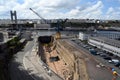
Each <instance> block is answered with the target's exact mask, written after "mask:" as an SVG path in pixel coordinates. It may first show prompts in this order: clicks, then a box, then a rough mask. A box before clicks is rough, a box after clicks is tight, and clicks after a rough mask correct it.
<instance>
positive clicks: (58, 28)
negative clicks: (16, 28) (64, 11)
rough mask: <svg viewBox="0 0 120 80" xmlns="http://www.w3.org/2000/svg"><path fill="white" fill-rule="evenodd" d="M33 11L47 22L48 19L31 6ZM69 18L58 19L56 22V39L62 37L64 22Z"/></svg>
mask: <svg viewBox="0 0 120 80" xmlns="http://www.w3.org/2000/svg"><path fill="white" fill-rule="evenodd" d="M29 9H30V10H31V11H32V12H33V13H35V14H36V15H37V16H38V17H39V18H40V19H42V20H43V21H44V22H45V23H46V22H47V20H46V19H45V18H43V17H41V16H40V15H39V14H38V13H37V12H35V11H34V10H33V9H32V8H29ZM67 20H68V19H65V20H62V19H58V20H57V22H56V28H55V29H56V35H55V38H56V39H60V38H61V33H60V31H61V30H63V27H64V24H65V22H66V21H67Z"/></svg>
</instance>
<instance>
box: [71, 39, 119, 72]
mask: <svg viewBox="0 0 120 80" xmlns="http://www.w3.org/2000/svg"><path fill="white" fill-rule="evenodd" d="M72 41H73V42H74V43H76V44H77V45H79V46H80V47H82V48H83V49H84V50H85V51H87V52H88V53H89V54H91V55H93V57H95V58H96V59H97V60H98V61H99V62H100V63H102V64H104V65H106V66H108V67H111V68H114V69H115V70H116V71H117V72H118V73H119V74H120V58H119V57H118V56H116V55H113V54H112V53H109V52H107V51H104V50H101V49H98V48H97V47H95V46H91V45H89V44H88V43H87V41H81V40H79V39H74V40H72Z"/></svg>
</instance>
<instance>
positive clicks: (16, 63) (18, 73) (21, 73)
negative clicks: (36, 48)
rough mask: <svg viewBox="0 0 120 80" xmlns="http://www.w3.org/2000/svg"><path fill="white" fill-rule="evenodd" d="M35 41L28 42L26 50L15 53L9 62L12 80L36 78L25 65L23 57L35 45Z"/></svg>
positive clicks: (31, 79)
mask: <svg viewBox="0 0 120 80" xmlns="http://www.w3.org/2000/svg"><path fill="white" fill-rule="evenodd" d="M33 45H34V44H33V41H30V42H28V43H27V44H26V46H25V48H24V50H22V51H20V52H18V53H17V54H16V55H14V58H13V60H12V61H11V62H10V64H9V72H10V78H11V80H34V79H33V78H32V77H31V76H30V75H29V74H28V72H27V71H26V70H25V68H24V66H23V57H24V55H25V53H27V52H28V51H30V50H31V49H32V47H33Z"/></svg>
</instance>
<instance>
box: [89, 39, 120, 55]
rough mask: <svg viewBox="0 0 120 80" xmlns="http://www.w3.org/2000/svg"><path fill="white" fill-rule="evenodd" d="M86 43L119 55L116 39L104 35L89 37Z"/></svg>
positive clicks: (118, 45)
mask: <svg viewBox="0 0 120 80" xmlns="http://www.w3.org/2000/svg"><path fill="white" fill-rule="evenodd" d="M88 43H89V44H90V45H93V46H96V47H98V48H100V49H102V50H105V51H108V52H110V53H113V54H114V55H117V56H119V57H120V41H118V40H113V39H109V38H106V37H90V38H89V39H88Z"/></svg>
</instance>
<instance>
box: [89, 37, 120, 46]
mask: <svg viewBox="0 0 120 80" xmlns="http://www.w3.org/2000/svg"><path fill="white" fill-rule="evenodd" d="M91 39H94V40H97V41H101V42H103V43H106V44H109V45H112V46H116V47H119V48H120V41H118V40H114V39H109V38H106V37H91Z"/></svg>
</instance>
